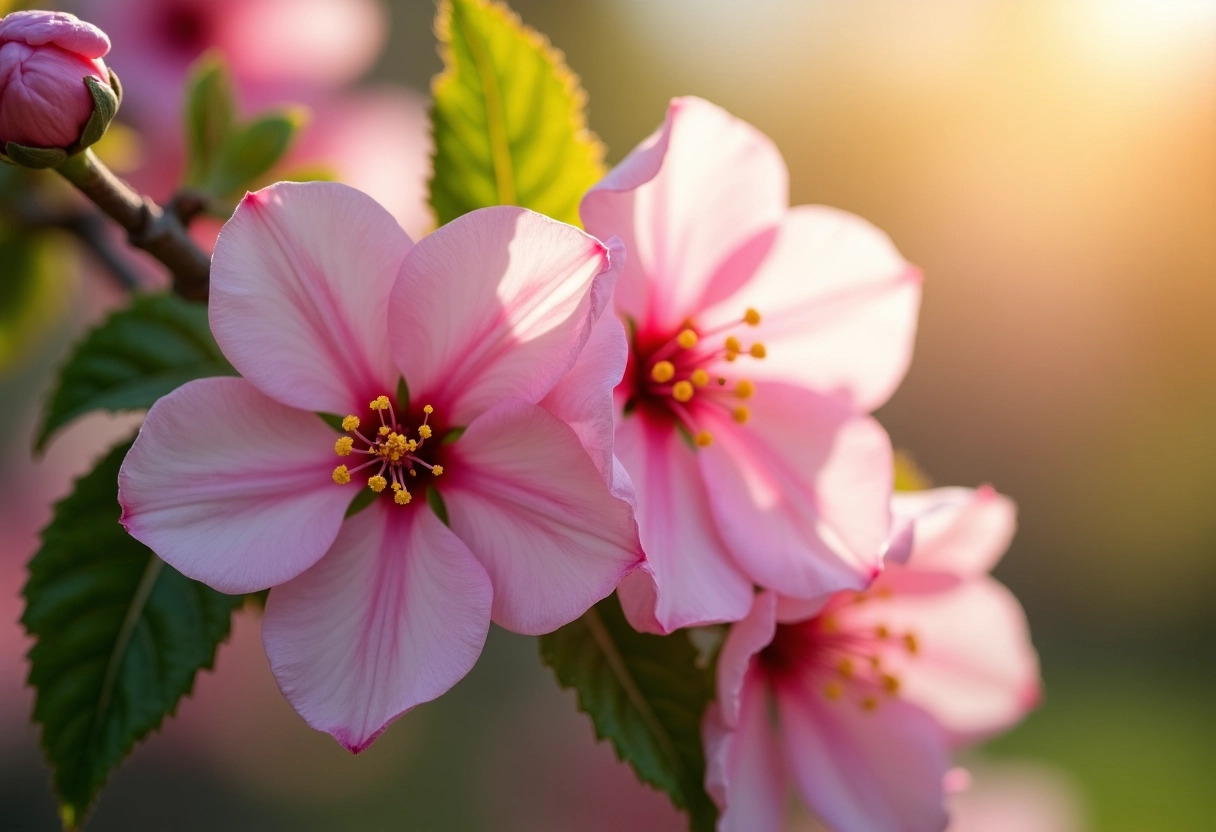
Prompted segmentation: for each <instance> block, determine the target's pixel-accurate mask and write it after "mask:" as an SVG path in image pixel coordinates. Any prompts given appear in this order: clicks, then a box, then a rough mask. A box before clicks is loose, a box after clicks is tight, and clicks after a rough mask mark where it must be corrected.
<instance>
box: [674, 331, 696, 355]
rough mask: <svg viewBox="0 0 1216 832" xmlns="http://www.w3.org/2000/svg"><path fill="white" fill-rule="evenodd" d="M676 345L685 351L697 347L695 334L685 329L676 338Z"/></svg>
mask: <svg viewBox="0 0 1216 832" xmlns="http://www.w3.org/2000/svg"><path fill="white" fill-rule="evenodd" d="M676 343H677V344H679V345H680V346H681V347H683V348H684V349H686V350H690V349H692V348H693V347H695V346H696V345H697V333H695V332H693V331H692V330H691V329H685V330H682V331H681V332H680V334H679V335H677V336H676Z"/></svg>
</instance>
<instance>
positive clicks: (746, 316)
mask: <svg viewBox="0 0 1216 832" xmlns="http://www.w3.org/2000/svg"><path fill="white" fill-rule="evenodd" d="M743 323H745V324H747V325H748V326H756V325H757V324H759V323H760V313H759V312H757V311H756V310H755V309H752V308H751V307H750V306H749V307H748V308H747V311H746V312H744V313H743Z"/></svg>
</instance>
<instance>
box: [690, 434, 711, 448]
mask: <svg viewBox="0 0 1216 832" xmlns="http://www.w3.org/2000/svg"><path fill="white" fill-rule="evenodd" d="M692 440H693V441H694V442H696V443H697V447H699V448H708V447H709V446H710V445H712V444H714V438H713V437H712V436H711V435H710V433H709V431H707V430H702V431H698V432H697V435H696V436H694V437H693V438H692Z"/></svg>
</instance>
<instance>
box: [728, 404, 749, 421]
mask: <svg viewBox="0 0 1216 832" xmlns="http://www.w3.org/2000/svg"><path fill="white" fill-rule="evenodd" d="M730 415H731V416H733V417H735V421H736V422H738V423H739V424H741V425H742V424H743V423H744V422H746V421H747V420H748V419H750V418H752V412H751V411H750V410H748V409H747V408H746V407H736V408H735V409H734V410H733V411H731V414H730Z"/></svg>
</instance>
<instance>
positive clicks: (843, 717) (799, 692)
mask: <svg viewBox="0 0 1216 832" xmlns="http://www.w3.org/2000/svg"><path fill="white" fill-rule="evenodd" d="M813 685H814V682H813V677H812V678H811V679H803V680H801V682H799V683H790V684H788V685H786V684H783V685H779V686H778V688H777V712H778V719H779V720H780V723H781V731H782V739H783V746H784V750H785V758H786V761H787V763H788V765H789V767H790V771H791V773H792V775H793V779H794V782H795V783H796V785H797V787H798V791H799V792H800V793H801V795H802V798H803V800H805V801H806V803H807V805H808V806H809V807H810V808H811V809H812V811H814V812H815V814H816V815H818V816H819V817H820V818H821V819H822V820H823V821H824V822H825V823H826V824H827V826H829V827H830V828H831V829H834V830H836V832H871V831H872V830H876V829H882V830H884V832H887V831H888V830H889V832H941V831H942V830H943V829H945V828H946V821H947V817H946V810H945V806H944V794H943V789H942V778H943V777H945V775H946V772H947V771H948V770H949V769H950V756H949V753H948V751H947V747H946V741H945V737H943V736H942V732H941V730H940V729H939V728H938V727H937V725H936V724H935V723H934V722H933V720H932V718H931V717H930V716H929V715H928V714H926V713H925V712H923V711H921V710H920V709H919V708H917V707H916V706H915V705H912V704H909V703H908V702H904V701H902V700H901V699H897V698H896V699H891V698H883V699H882V700H881V701H880V702H879V704H878V707H877V708H874V709H872V710H866V709H864V708H862V707H861V705H860V704H859V702H857V701H854V699H853V698H851V697H849V696H845V697H842V698H840V699H836V700H831V699H828V698H827V697H826V696H824V695H823V693H822V692H821V691H820V690H818V689H814V687H813Z"/></svg>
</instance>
